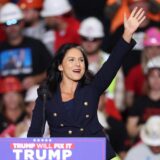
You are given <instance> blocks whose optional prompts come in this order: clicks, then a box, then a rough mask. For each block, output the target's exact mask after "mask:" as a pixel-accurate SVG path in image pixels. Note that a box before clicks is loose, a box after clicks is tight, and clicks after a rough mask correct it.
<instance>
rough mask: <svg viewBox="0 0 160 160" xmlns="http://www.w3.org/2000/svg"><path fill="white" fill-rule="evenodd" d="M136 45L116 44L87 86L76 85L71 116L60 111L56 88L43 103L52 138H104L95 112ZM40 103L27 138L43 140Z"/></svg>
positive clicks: (61, 107)
mask: <svg viewBox="0 0 160 160" xmlns="http://www.w3.org/2000/svg"><path fill="white" fill-rule="evenodd" d="M134 45H135V41H134V40H132V41H131V43H130V44H128V43H126V42H125V41H124V40H123V38H121V39H120V40H119V42H118V43H117V45H116V47H115V48H114V49H113V51H112V53H111V55H110V57H109V59H108V60H107V61H106V62H105V63H104V65H103V66H102V68H101V69H100V70H99V72H98V73H97V74H96V75H95V77H94V79H93V80H92V82H91V83H90V84H89V85H85V86H83V85H81V84H80V83H79V84H78V86H77V88H76V91H75V95H74V99H73V107H72V108H71V110H70V112H71V116H68V114H67V113H66V112H67V111H66V110H65V109H64V107H63V102H62V98H61V93H60V87H59V86H58V87H57V90H56V92H55V93H53V98H52V99H48V100H47V101H46V106H45V107H46V108H45V115H46V116H45V117H46V119H45V120H46V121H47V122H48V124H49V128H50V135H51V137H104V136H105V134H104V133H103V128H102V126H101V125H100V123H99V122H98V118H97V108H98V102H99V97H100V95H101V94H102V93H103V92H104V90H105V89H106V88H107V87H108V86H109V84H110V83H111V81H112V79H113V78H114V76H115V75H116V73H117V71H118V69H119V68H120V66H121V64H122V62H123V59H124V58H125V56H126V55H127V53H129V52H130V50H131V49H132V48H133V46H134ZM42 114H43V102H42V100H41V99H40V98H39V97H38V99H37V100H36V106H35V108H34V110H33V116H32V122H31V126H30V128H29V132H28V137H39V136H42V132H41V128H42V125H43V119H42Z"/></svg>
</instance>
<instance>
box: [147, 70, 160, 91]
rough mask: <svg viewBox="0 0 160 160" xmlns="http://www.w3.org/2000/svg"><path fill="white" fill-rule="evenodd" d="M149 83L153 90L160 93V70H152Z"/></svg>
mask: <svg viewBox="0 0 160 160" xmlns="http://www.w3.org/2000/svg"><path fill="white" fill-rule="evenodd" d="M148 83H149V87H150V89H151V90H156V91H160V69H156V68H155V69H152V70H150V71H149V75H148Z"/></svg>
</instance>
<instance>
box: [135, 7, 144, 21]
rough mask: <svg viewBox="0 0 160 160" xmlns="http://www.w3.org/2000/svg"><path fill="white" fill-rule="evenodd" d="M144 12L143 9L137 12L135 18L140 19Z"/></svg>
mask: <svg viewBox="0 0 160 160" xmlns="http://www.w3.org/2000/svg"><path fill="white" fill-rule="evenodd" d="M143 11H144V10H143V8H140V9H138V12H136V14H135V16H134V18H137V19H138V17H139V16H140V15H141V13H142V12H143Z"/></svg>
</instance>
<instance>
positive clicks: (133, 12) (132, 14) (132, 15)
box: [130, 7, 138, 17]
mask: <svg viewBox="0 0 160 160" xmlns="http://www.w3.org/2000/svg"><path fill="white" fill-rule="evenodd" d="M137 9H138V7H135V8H134V9H133V11H132V12H131V15H130V16H131V17H134V16H135V14H136V12H137Z"/></svg>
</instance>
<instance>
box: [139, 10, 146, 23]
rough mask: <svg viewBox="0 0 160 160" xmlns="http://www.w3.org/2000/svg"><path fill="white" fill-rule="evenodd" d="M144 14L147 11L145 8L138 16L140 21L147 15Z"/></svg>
mask: <svg viewBox="0 0 160 160" xmlns="http://www.w3.org/2000/svg"><path fill="white" fill-rule="evenodd" d="M144 14H145V11H144V10H143V11H142V12H141V14H140V15H139V16H138V17H137V19H138V21H140V20H141V19H142V18H143V17H145V16H144Z"/></svg>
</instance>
